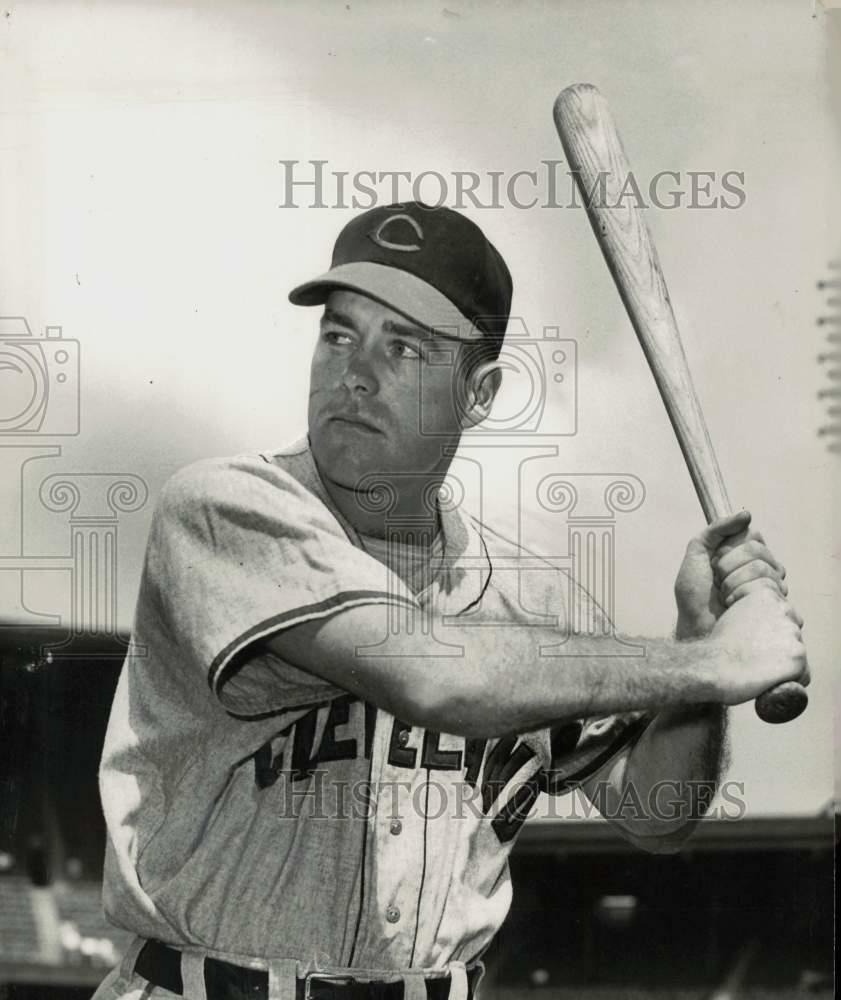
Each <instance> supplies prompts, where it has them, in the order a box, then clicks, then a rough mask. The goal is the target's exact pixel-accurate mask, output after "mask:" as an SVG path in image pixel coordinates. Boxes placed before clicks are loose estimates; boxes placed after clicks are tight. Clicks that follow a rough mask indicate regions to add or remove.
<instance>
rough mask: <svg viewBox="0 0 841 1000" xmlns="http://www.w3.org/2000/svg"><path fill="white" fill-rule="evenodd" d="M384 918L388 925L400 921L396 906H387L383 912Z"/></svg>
mask: <svg viewBox="0 0 841 1000" xmlns="http://www.w3.org/2000/svg"><path fill="white" fill-rule="evenodd" d="M385 918H386V920H387V921H388V922H389V923H390V924H396V923H397V921H398V920H399V919H400V910H398V909H397V907H396V906H389V908H388V909H387V910H386V911H385Z"/></svg>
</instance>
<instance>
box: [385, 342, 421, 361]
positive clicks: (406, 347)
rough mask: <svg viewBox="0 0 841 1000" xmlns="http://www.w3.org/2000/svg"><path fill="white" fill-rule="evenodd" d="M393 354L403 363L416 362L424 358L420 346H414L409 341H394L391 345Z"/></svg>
mask: <svg viewBox="0 0 841 1000" xmlns="http://www.w3.org/2000/svg"><path fill="white" fill-rule="evenodd" d="M391 353H392V354H393V355H394V357H396V358H399V359H400V360H403V361H415V360H417V359H418V358H422V357H423V351H422V349H421V347H420V345H419V344H412V343H410V342H409V341H408V340H394V341H392V343H391Z"/></svg>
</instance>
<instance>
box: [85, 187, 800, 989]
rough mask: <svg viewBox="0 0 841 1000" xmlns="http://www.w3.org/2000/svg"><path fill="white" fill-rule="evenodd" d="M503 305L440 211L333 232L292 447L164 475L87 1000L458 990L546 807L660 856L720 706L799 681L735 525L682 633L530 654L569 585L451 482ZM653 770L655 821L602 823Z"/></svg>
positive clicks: (474, 232)
mask: <svg viewBox="0 0 841 1000" xmlns="http://www.w3.org/2000/svg"><path fill="white" fill-rule="evenodd" d="M511 294H512V282H511V277H510V275H509V271H508V268H507V267H506V265H505V263H504V261H503V259H502V257H501V256H500V254H499V253H498V252H497V250H496V249H495V248H494V247H493V246H492V245H491V244H490V243H489V242H488V240H487V239H486V238H485V236H484V235H483V233H482V232H481V231H480V229H479V228H478V227H477V226H476V225H474V224H473V223H472V222H471V221H469V220H468V219H466V218H465V217H463V216H461V215H460V214H458V213H456V212H454V211H451V210H449V209H446V208H435V209H433V208H428V207H426V206H423V205H419V204H416V203H406V204H401V205H391V206H387V207H377V208H374V209H372V210H371V211H369V212H366V213H364V214H362V215H360V216H358V217H356V218H355V219H353V220H352V221H351V222H350V223H349V224H348V225H347V226H346V227H345V229H344V230H343V231H342V232H341V234H340V235H339V237H338V240H337V242H336V245H335V249H334V253H333V260H332V265H331V267H330V269H329V270H328V271H327V272H326V273H325V274H322V275H321V276H320V277H318V278H316V279H315V280H313V281H309V282H307V283H306V284H303V285H301V286H299V287H298V288H296V289H295V290H294V291H293V292H292V293H291V296H290V298H291V300H292V302H294V303H296V304H299V305H305V306H313V305H318V306H322V307H323V311H322V313H321V315H320V330H319V337H318V341H317V345H316V347H315V351H314V355H313V359H312V369H311V376H310V395H309V433H308V435H307V437H306V438H305V439H303V440H301V441H298V442H296V443H294V444H292V445H290V446H287V447H284V448H281V449H279V450H272V451H267V452H264V453H261V454H253V455H250V454H249V455H241V456H238V457H234V458H228V459H212V460H206V461H200V462H197V463H195V464H193V465H190V466H189V467H187V468H186V469H183V470H182V471H180V472H178V473H177V474H176V475H175V476H173V477H172V478H171V479H170V480H169V481H168V482H167V484H166V485H165V487H164V489H163V491H162V494H161V496H160V498H159V501H158V504H157V507H156V510H155V514H154V517H153V521H152V526H151V531H150V536H149V541H148V548H147V552H146V559H145V564H144V569H143V577H142V581H141V587H140V593H139V598H138V604H137V610H136V617H135V622H134V630H133V649H132V652H131V654H130V655H129V657H128V658H127V660H126V663H125V665H124V667H123V671H122V674H121V677H120V681H119V685H118V688H117V692H116V695H115V699H114V705H113V708H112V713H111V718H110V722H109V726H108V731H107V735H106V740H105V747H104V752H103V758H102V766H101V774H100V785H101V793H102V801H103V806H104V811H105V817H106V821H107V827H108V843H107V852H106V860H105V875H104V905H105V909H106V912H107V914H108V916H109V918H110V919H111V920H112V921H113V922H114V923H115V924H117V925H119V926H121V927H124V928H127V929H129V930H130V931H132V932H134V934H135V935H136V938H135V940H134V943H133V944H132V945H131V946H130V947H129V949H128V950H127V952H126V954H125V956H124V958H123V960H122V962H121V964H120V965H119V966H118V967H117V968H115V969H114V970H113V971H112V973H111V974H110V975H109V976H108V977H107V979H106V980H105V981H104V982H103V983H102V985H101V986H100V988H99V990H98V991H97V994H96V997H97V998H98V1000H116V998H118V997H126V998H128V997H132V998H140V997H143V998H144V1000H145V998H150V997H171V996H173V995H174V996H183V997H189V998H191V1000H205V998H207V1000H234V998H242V997H249V998H265V1000H269V998H271V1000H278V998H283V1000H307V998H313V1000H362V998H373V997H377V998H379V1000H391V998H394V1000H400V998H406V1000H421V998H434V1000H444V998H449V1000H466V998H468V997H471V996H474V995H475V993H476V989H477V985H478V981H479V978H480V976H481V971H482V965H481V956H482V953H483V951H484V950H485V949H486V948H487V946H488V944H489V942H490V941H491V939H492V938H493V936H494V934H495V933H496V931H497V930H498V929H499V927H500V925H501V924H502V921H503V919H504V918H505V915H506V912H507V910H508V907H509V903H510V899H511V886H510V882H509V876H508V856H509V854H510V851H511V848H512V845H513V843H514V841H515V838H516V835H517V833H518V832H519V830H520V828H521V826H522V823H523V821H524V819H525V818H526V816H527V815H528V813H529V810H530V809H531V807H532V806H533V804H534V802H535V800H536V798H537V797H538V795H539V794H540V793H549V794H564V793H567V792H569V791H570V790H571V789H573V788H576V787H580V788H582V789H583V790H584V792H585V793H586V794H587V795H589V796H590V797H591V798H592V800H593V801H594V802H595V803H596V805H597V806H598V807H599V809H600V810H601V811H602V812H603V813H604V814H605V816H607V817H608V818H609V819H610V821H611V822H613V823H615V824H616V825H617V826H618V827H619V828H620V829H621V830H622V832H623V834H624V835H625V836H627V837H628V838H629V839H631V840H632V841H633V842H634V843H636V844H638V845H640V846H642V847H644V848H647V849H650V850H662V851H669V850H675V849H677V848H678V846H679V845H680V843H681V842H682V840H683V839H684V838H685V837H686V836H687V835H688V834H689V832H691V830H692V829H693V827H694V825H695V823H696V822H697V821H698V819H699V818H700V817H701V815H702V814H703V811H704V804H703V803H701V804H699V803H698V802H697V801H690V798H691V796H690V793H689V792H688V791H687V789H695V790H697V788H698V785H699V783H700V784H703V783H707V785H708V786H710V787H714V784H715V781H716V778H717V776H718V771H719V768H720V766H721V755H722V742H723V735H724V711H725V709H724V706H726V705H729V704H736V703H739V702H743V701H746V700H749V699H752V698H754V697H755V696H756V695H758V694H760V693H761V692H762V691H764V690H766V689H767V688H769V687H772V686H773V685H775V684H776V683H779V682H782V681H785V680H789V679H800V680H801V681H808V677H807V676H806V667H805V651H804V648H803V645H802V641H801V637H800V631H799V626H800V625H801V624H802V622H801V621H800V619H799V617H798V615H797V613H796V611H794V609H793V608H792V607H791V606H790V605H789V604H788V602H787V600H786V592H787V591H786V585H785V583H784V580H783V577H784V570H783V569H782V567H781V566H780V565H779V563H778V562H777V560H776V559H775V558H774V556H773V555H772V554H771V552H770V551H769V550H768V548H767V547H766V545H765V544H764V542H763V540H762V538H761V536H760V535H759V534H758V533H757V532H755V531H753V530H752V529H751V528H750V526H749V520H750V518H749V515H747V514H741V515H737V516H734V517H731V518H728V519H726V520H722V521H719V522H716V523H714V524H713V525H712V526H710V527H709V528H705V529H704V531H703V532H702V533H701V534H700V535H698V536H697V537H696V538H694V539H693V540H692V541H691V542H690V543H689V547H688V549H687V553H686V557H685V559H684V561H683V565H682V567H681V569H680V573H679V575H678V578H677V583H676V595H677V602H678V624H677V631H676V635H675V637H674V638H671V639H660V640H657V639H646V640H645V656H643V657H639V656H632V657H628V658H622V657H616V656H613V655H611V656H607V655H603V652H602V651H600V649H599V645H598V639H592V640H591V645H590V646H589V647H588V648H587V649H586V650H584V651H578V652H576V651H575V650H574V649H573V648H571V647H567V650H566V651H567V654H568V655H550V656H547V655H541V648H544V649H545V647H547V646H554V647H555V648H556V649H561V650H563V649H564V646H563V642H562V640H564V639H565V638H566V637H567V634H568V630H567V624H566V613H565V611H564V593H565V590H566V584H567V582H568V581H566V580H565V579H564V578H563V576H562V575H561V574H560V573H559V572H557V571H556V570H555V569H553V568H552V567H551V565H550V564H549V563H545V564H543V563H541V562H540V560H539V559H536V558H535V557H533V556H531V555H529V556H528V557H527V558H526V557H524V554H523V553H522V552H521V551H520V550H519V549H518V548H517V546H516V545H515V544H513V543H511V542H509V541H507V540H505V539H504V538H502V537H501V536H499V535H498V534H496V533H495V532H493V531H492V530H491V529H490V528H489V527H488V526H486V525H483V524H481V523H480V522H479V521H477V520H476V519H474V518H473V517H471V516H470V515H469V514H468V513H467V512H466V511H465V510H464V509H463V507H462V505H461V504H460V503H458V502H457V500H458V498H457V496H456V495H455V492H454V491H453V490H452V489H451V488H449V487H448V483H450V479H448V468H449V465H450V460H451V457H452V455H453V452H454V450H455V448H456V447H457V445H458V443H459V440H460V437H461V434H462V432H463V431H464V429H465V428H467V427H469V426H472V425H474V424H476V423H478V422H479V421H481V420H482V419H483V418H484V417H485V416H486V415H487V414H488V412H489V410H490V407H491V405H492V403H493V400H494V395H495V393H496V391H497V389H498V386H499V382H500V373H499V366H498V364H497V358H498V355H499V351H500V349H501V346H502V340H503V336H504V332H505V327H506V322H507V318H508V314H509V310H510V304H511ZM583 596H584V598H585V599H586V596H587V595H583ZM725 609H726V610H725ZM590 613H591V614H595V615H598V614H599V613H600V612H599V609H598V608H597V607H595V606H593V607H592V608H591V609H590ZM597 631H607V630H606V629H605V630H597ZM757 636H761V637H762V639H761V643H760V642H758V641H757ZM585 653H586V655H584V654H585ZM663 780H668V781H669V782H670V786H669V791H670V796H671V802H670V805H671V811H665V810H659V811H657V810H652V809H646V808H644V809H642V811H641V810H640V809H639V808H635V809H634V810H632V811H631V813H630V814H628V815H626V810H623V809H622V808H621V806H622V802H623V798H624V797H626V795H627V792H628V790H629V789H632V790H633V791H634V802H635V804H639V803H643V804H646V803H649V804H650V803H651V802H652V801H653V798H652V792H653V791H655V790H656V788H657V783H658V782H661V781H663Z"/></svg>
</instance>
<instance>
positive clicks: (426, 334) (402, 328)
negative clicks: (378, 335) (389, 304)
mask: <svg viewBox="0 0 841 1000" xmlns="http://www.w3.org/2000/svg"><path fill="white" fill-rule="evenodd" d="M382 331H383V333H396V334H397V335H398V336H399V337H414V338H415V339H416V340H431V339H432V332H431V331H430V330H426V329H424V328H423V327H422V326H415V325H414V324H413V323H412V324H409V323H400V322H399V321H397V320H393V319H387V320H385V321H384V322H383V325H382Z"/></svg>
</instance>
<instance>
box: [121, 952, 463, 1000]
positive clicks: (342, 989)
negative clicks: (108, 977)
mask: <svg viewBox="0 0 841 1000" xmlns="http://www.w3.org/2000/svg"><path fill="white" fill-rule="evenodd" d="M134 971H135V972H136V973H138V975H140V976H142V977H143V978H144V979H146V980H148V981H149V982H150V983H153V984H154V985H155V986H160V987H162V988H163V989H165V990H169V992H170V993H176V994H179V995H181V996H183V995H184V981H183V979H182V976H181V952H180V951H178V949H177V948H170V947H169V945H165V944H162V943H161V942H160V941H147V942H146V943H145V944H144V945H143V947H142V948H141V949H140V954H139V955H138V956H137V960H136V961H135V963H134ZM480 972H481V965H474V966H473V967H472V968H470V969H468V970H467V995H468V1000H470V998H472V997H473V995H474V989H475V987H476V983H477V982H478V980H479V976H480ZM424 983H425V986H426V997H427V1000H447V998H448V997H449V994H450V976H448V975H446V976H439V977H435V978H428V979H425V980H424ZM204 985H205V990H206V992H207V997H208V1000H268V996H269V974H268V972H267V971H266V970H265V969H249V968H246V967H245V966H242V965H234V964H233V963H232V962H225V961H223V960H222V959H220V958H211V957H210V956H207V957H206V958H205V959H204ZM403 993H404V987H403V981H402V980H399V979H398V980H396V981H393V982H384V981H381V980H374V981H366V980H359V979H353V978H350V977H349V976H347V975H342V976H338V975H337V976H330V975H327V974H326V973H322V974H319V973H317V972H314V973H312V974H311V975H309V976H307V978H306V979H297V980H296V982H295V998H296V1000H403Z"/></svg>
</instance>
